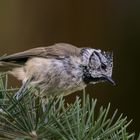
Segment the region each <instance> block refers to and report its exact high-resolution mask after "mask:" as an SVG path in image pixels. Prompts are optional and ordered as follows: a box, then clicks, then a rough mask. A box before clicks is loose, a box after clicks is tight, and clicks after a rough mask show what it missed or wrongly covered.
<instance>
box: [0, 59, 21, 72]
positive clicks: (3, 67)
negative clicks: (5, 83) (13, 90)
mask: <svg viewBox="0 0 140 140" xmlns="http://www.w3.org/2000/svg"><path fill="white" fill-rule="evenodd" d="M19 67H21V65H19V64H15V63H12V62H4V61H0V72H8V71H12V70H13V69H15V68H19Z"/></svg>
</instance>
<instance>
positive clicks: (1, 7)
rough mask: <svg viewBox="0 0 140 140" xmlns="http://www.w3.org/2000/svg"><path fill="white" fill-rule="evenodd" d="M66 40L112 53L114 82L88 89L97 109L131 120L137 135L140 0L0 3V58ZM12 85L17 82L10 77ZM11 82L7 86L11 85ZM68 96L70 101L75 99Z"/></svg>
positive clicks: (9, 0) (4, 0) (11, 0)
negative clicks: (113, 84)
mask: <svg viewBox="0 0 140 140" xmlns="http://www.w3.org/2000/svg"><path fill="white" fill-rule="evenodd" d="M56 42H67V43H71V44H74V45H76V46H79V47H84V46H88V47H93V48H100V49H102V50H112V51H113V52H114V71H113V78H114V80H115V81H116V83H117V86H115V87H114V86H111V85H109V84H107V83H101V84H97V85H96V86H88V87H87V89H86V91H87V93H89V94H90V95H91V96H92V97H93V98H97V99H98V104H99V105H104V106H107V104H108V103H109V102H111V105H112V107H111V111H112V112H113V111H114V110H115V109H116V108H118V109H119V113H122V112H123V113H124V115H126V116H128V120H130V119H133V123H132V124H131V126H130V131H135V132H136V133H137V134H138V133H139V132H140V126H139V125H140V89H139V87H140V86H139V78H140V74H139V73H140V70H139V66H140V62H139V61H140V58H139V57H140V49H139V48H140V1H139V0H133V1H132V0H106V1H102V0H59V1H58V0H28V1H27V0H1V1H0V55H3V54H5V53H7V54H11V53H15V52H19V51H23V50H26V49H30V48H34V47H38V46H47V45H52V44H54V43H56ZM14 81H15V83H17V81H16V80H15V79H14ZM15 83H14V82H13V81H12V82H11V85H15ZM77 94H78V95H80V94H79V93H76V94H72V95H70V96H68V97H66V98H67V100H68V101H69V102H72V101H74V99H75V96H76V95H77Z"/></svg>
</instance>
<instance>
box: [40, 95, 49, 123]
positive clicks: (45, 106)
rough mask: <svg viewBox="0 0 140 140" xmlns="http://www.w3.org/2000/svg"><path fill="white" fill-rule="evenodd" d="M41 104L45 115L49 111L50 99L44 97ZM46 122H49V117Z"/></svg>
mask: <svg viewBox="0 0 140 140" xmlns="http://www.w3.org/2000/svg"><path fill="white" fill-rule="evenodd" d="M41 102H42V110H43V113H45V112H46V111H47V103H48V98H47V97H45V96H44V97H43V98H42V99H41ZM44 122H45V123H47V122H48V117H47V116H46V117H45V120H44Z"/></svg>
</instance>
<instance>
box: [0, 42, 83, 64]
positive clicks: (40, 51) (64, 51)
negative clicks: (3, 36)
mask: <svg viewBox="0 0 140 140" xmlns="http://www.w3.org/2000/svg"><path fill="white" fill-rule="evenodd" d="M80 52H81V49H80V48H77V47H75V46H73V45H70V44H67V43H57V44H54V45H52V46H48V47H39V48H34V49H30V50H27V51H24V52H19V53H15V54H12V55H8V56H5V57H2V58H1V59H0V61H5V62H10V61H13V62H14V61H15V62H18V61H19V62H20V61H26V60H27V59H28V58H31V57H44V58H59V57H60V58H61V57H62V58H63V57H64V56H77V57H78V56H80Z"/></svg>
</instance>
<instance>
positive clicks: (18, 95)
mask: <svg viewBox="0 0 140 140" xmlns="http://www.w3.org/2000/svg"><path fill="white" fill-rule="evenodd" d="M21 96H22V93H21V92H20V91H17V92H16V94H15V95H14V99H16V100H19V99H20V97H21Z"/></svg>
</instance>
